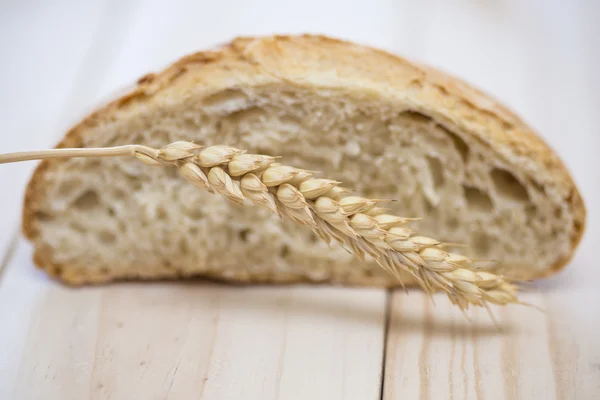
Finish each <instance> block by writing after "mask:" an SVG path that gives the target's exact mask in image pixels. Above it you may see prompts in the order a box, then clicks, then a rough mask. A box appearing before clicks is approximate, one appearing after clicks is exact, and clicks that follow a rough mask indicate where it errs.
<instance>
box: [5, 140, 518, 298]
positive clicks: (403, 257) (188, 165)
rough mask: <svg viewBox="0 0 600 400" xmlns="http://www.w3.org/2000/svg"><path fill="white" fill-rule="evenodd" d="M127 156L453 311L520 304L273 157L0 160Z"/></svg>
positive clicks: (146, 154)
mask: <svg viewBox="0 0 600 400" xmlns="http://www.w3.org/2000/svg"><path fill="white" fill-rule="evenodd" d="M127 155H129V156H134V157H136V158H137V159H138V160H139V161H141V162H143V163H145V164H148V165H153V166H165V165H172V166H175V167H177V168H178V169H179V172H180V174H181V175H182V176H183V177H184V178H185V179H186V180H187V181H189V182H191V183H192V184H194V185H195V186H197V187H200V188H202V189H205V190H208V191H210V192H213V193H214V192H217V193H219V194H221V195H223V196H225V197H226V198H228V199H229V200H231V201H233V202H234V203H237V204H243V202H244V200H249V201H251V202H252V203H254V204H255V205H257V206H260V207H263V208H266V209H268V210H269V211H271V212H274V213H276V214H278V215H281V216H285V217H288V218H290V219H291V220H292V221H294V222H295V223H297V224H301V225H307V226H309V227H310V228H311V229H313V231H315V233H317V234H318V236H319V237H321V238H322V239H323V240H324V241H325V242H327V243H331V242H332V241H337V242H339V243H341V244H342V245H343V247H344V248H345V249H346V250H347V251H349V252H350V253H351V254H353V255H354V256H356V257H358V258H360V259H363V260H364V259H365V257H366V256H367V255H368V256H371V257H373V258H374V259H375V260H376V261H377V263H378V264H379V265H380V266H381V267H382V268H383V269H385V270H387V271H388V272H390V273H391V274H393V275H394V276H396V277H398V279H400V274H399V273H400V271H405V272H408V273H409V274H410V275H411V276H412V277H413V278H414V279H415V280H416V282H418V283H419V284H420V285H421V286H422V287H423V289H425V291H426V292H427V293H428V294H430V295H431V294H432V293H433V292H434V291H440V290H441V291H443V292H445V293H446V294H447V296H448V298H449V299H450V301H452V303H453V304H456V305H458V306H459V307H460V308H461V309H463V310H465V309H467V308H468V307H469V305H475V306H483V307H487V306H488V304H489V303H492V304H498V305H505V304H509V303H519V301H518V299H517V296H516V292H517V287H516V286H515V285H514V284H511V283H509V282H507V281H506V280H505V279H504V278H503V277H501V276H499V275H495V274H493V273H490V272H486V271H482V270H480V268H481V264H482V263H481V262H478V261H474V260H471V259H469V258H468V257H465V256H463V255H460V254H455V253H450V252H447V251H445V250H444V248H445V247H447V246H448V245H449V244H448V243H443V242H440V241H438V240H436V239H433V238H429V237H425V236H420V235H416V234H415V232H414V231H413V230H411V229H409V228H407V227H406V226H404V225H405V224H406V223H408V222H409V221H413V220H416V219H418V218H403V217H399V216H395V215H390V214H388V213H387V210H386V209H385V208H382V207H379V206H378V204H379V203H381V202H383V200H378V199H367V198H364V197H360V196H354V195H349V190H348V189H346V188H342V187H340V186H339V185H340V182H337V181H334V180H330V179H320V178H313V173H312V172H311V171H306V170H302V169H298V168H293V167H290V166H286V165H281V164H279V163H275V162H274V161H275V159H276V158H275V157H272V156H266V155H257V154H247V153H246V152H244V151H243V150H240V149H236V148H234V147H229V146H210V147H205V148H202V146H199V145H196V144H194V143H191V142H185V141H178V142H174V143H171V144H169V145H167V146H165V147H163V148H162V149H153V148H150V147H147V146H140V145H127V146H120V147H115V148H103V149H59V150H48V151H43V152H26V153H18V154H9V155H3V156H0V163H3V162H15V161H23V160H32V159H41V158H52V157H79V156H82V157H106V156H127Z"/></svg>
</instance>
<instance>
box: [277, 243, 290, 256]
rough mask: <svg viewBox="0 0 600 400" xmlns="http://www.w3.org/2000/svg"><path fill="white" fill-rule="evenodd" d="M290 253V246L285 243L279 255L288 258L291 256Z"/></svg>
mask: <svg viewBox="0 0 600 400" xmlns="http://www.w3.org/2000/svg"><path fill="white" fill-rule="evenodd" d="M289 254H290V248H289V247H288V246H287V245H283V247H282V248H281V250H280V251H279V255H280V256H281V258H287V256H289Z"/></svg>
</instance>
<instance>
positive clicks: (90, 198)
mask: <svg viewBox="0 0 600 400" xmlns="http://www.w3.org/2000/svg"><path fill="white" fill-rule="evenodd" d="M99 203H100V200H99V199H98V193H96V192H95V191H93V190H86V191H85V192H83V193H82V194H81V195H80V196H79V197H78V198H77V199H76V200H75V201H74V202H73V207H74V208H76V209H78V210H91V209H92V208H95V207H97V206H98V204H99Z"/></svg>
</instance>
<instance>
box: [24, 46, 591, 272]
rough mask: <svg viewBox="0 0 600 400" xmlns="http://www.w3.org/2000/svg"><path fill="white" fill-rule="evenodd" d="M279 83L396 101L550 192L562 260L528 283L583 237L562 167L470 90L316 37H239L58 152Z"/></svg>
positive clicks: (38, 176)
mask: <svg viewBox="0 0 600 400" xmlns="http://www.w3.org/2000/svg"><path fill="white" fill-rule="evenodd" d="M281 81H285V82H286V83H289V84H292V85H297V86H304V87H313V88H317V87H318V88H342V89H343V88H346V87H359V88H360V90H361V91H363V92H364V93H365V95H369V94H370V93H372V94H374V95H378V96H382V97H387V98H390V99H394V98H397V99H402V100H403V101H405V102H407V103H409V104H411V106H412V107H414V108H415V110H418V111H422V112H424V113H426V114H428V115H430V116H432V117H433V118H436V119H439V120H440V121H449V122H451V123H453V124H455V125H456V126H458V127H459V128H460V129H461V130H462V131H463V132H465V134H467V135H470V136H472V137H473V139H475V140H479V141H482V142H484V143H486V144H487V145H489V146H490V147H491V148H492V149H493V150H494V151H496V152H497V153H498V154H500V155H502V156H503V157H504V158H506V159H507V160H508V161H509V162H510V163H511V164H513V165H519V167H520V168H522V169H523V170H525V171H526V173H527V175H528V176H529V177H530V179H532V180H535V181H536V182H537V183H538V184H539V185H541V186H543V187H549V188H552V189H553V190H554V191H556V193H558V194H559V195H560V196H561V198H563V199H564V201H565V202H567V203H568V204H569V206H570V208H571V210H572V212H573V215H574V221H575V223H574V230H573V234H572V237H571V252H570V254H569V255H567V256H565V257H563V258H561V259H559V260H557V261H556V263H555V264H554V265H553V266H551V267H549V268H547V269H545V270H542V271H536V275H533V276H531V277H529V278H530V279H535V278H541V277H545V276H548V275H551V274H554V273H555V272H557V271H559V270H560V269H562V268H563V267H564V266H565V265H566V264H567V263H568V262H569V260H570V259H571V258H572V257H573V254H574V252H575V249H576V247H577V245H578V243H579V242H580V240H581V238H582V235H583V232H584V230H585V219H586V209H585V205H584V201H583V199H582V197H581V194H580V192H579V190H578V189H577V187H576V185H575V183H574V181H573V179H572V177H571V175H570V173H569V171H568V170H567V168H566V167H565V165H564V164H563V162H562V161H561V160H560V159H559V157H558V156H557V155H556V153H555V152H554V151H553V150H552V149H551V148H550V147H549V146H548V145H547V144H546V143H545V142H544V141H543V140H542V139H541V138H540V137H539V136H538V135H537V134H536V132H535V131H534V130H533V129H532V128H530V127H529V126H527V124H526V123H525V122H524V121H523V120H522V119H521V118H519V117H518V116H517V115H515V114H514V113H513V112H511V111H510V110H508V109H507V108H506V107H504V106H502V105H501V104H499V103H498V102H497V101H496V100H494V99H492V98H491V97H489V96H488V95H486V94H484V93H482V92H481V91H479V90H477V89H475V88H474V87H472V86H470V85H469V84H467V83H465V82H463V81H462V80H460V79H457V78H455V77H452V76H450V75H447V74H445V73H442V72H440V71H438V70H436V69H434V68H431V67H427V66H423V65H418V64H415V63H412V62H410V61H407V60H405V59H403V58H401V57H398V56H396V55H393V54H389V53H387V52H384V51H381V50H376V49H372V48H367V47H363V46H360V45H357V44H353V43H349V42H345V41H341V40H337V39H332V38H328V37H324V36H313V35H301V36H272V37H258V38H250V37H240V38H236V39H234V40H233V41H232V42H230V43H228V44H226V45H223V46H221V47H220V48H218V49H215V50H211V51H203V52H198V53H194V54H190V55H188V56H185V57H183V58H181V59H180V60H178V61H177V62H175V63H174V64H172V65H171V66H169V67H167V68H166V69H165V70H163V71H162V72H159V73H150V74H147V75H145V76H144V77H142V78H140V79H139V80H138V82H137V86H136V87H135V88H134V89H133V90H132V91H131V92H129V93H128V94H126V95H124V96H122V97H120V98H118V99H116V100H114V101H112V102H111V103H109V104H107V105H106V106H104V107H102V108H100V109H98V110H97V111H95V112H93V113H92V114H90V115H89V116H87V117H86V118H84V119H83V120H82V121H81V122H80V123H78V124H77V125H75V126H74V127H73V128H71V129H70V130H69V131H68V132H67V134H66V135H65V137H64V138H63V139H62V140H61V141H60V143H59V144H58V145H57V147H58V148H61V147H81V146H82V143H83V140H82V138H84V137H85V135H86V132H87V131H89V129H90V128H93V127H94V126H96V125H98V124H99V123H101V122H102V121H106V120H111V119H114V118H118V114H119V113H120V112H122V111H123V110H127V109H128V108H129V107H132V106H133V105H134V104H137V103H145V102H151V101H152V100H153V99H154V98H156V97H157V96H159V95H160V94H161V93H162V92H164V91H166V90H169V91H175V92H177V91H181V92H183V91H184V90H185V88H186V87H189V86H190V85H197V84H202V85H204V86H206V87H207V88H208V89H207V90H214V91H215V92H217V91H218V90H223V89H225V88H227V87H234V86H235V85H242V84H251V85H252V84H254V85H257V84H261V83H268V82H281ZM521 160H527V163H523V162H521ZM60 162H62V161H60V160H44V161H42V162H41V163H40V164H39V165H38V167H37V168H36V170H35V172H34V174H33V176H32V178H31V180H30V182H29V185H28V186H27V189H26V193H25V198H24V206H23V219H22V230H23V232H24V234H25V236H26V237H27V238H28V239H30V240H31V241H33V242H35V241H36V238H37V236H38V234H39V233H38V229H37V226H36V221H37V220H38V218H39V217H40V216H39V215H38V210H39V209H40V207H39V205H40V202H41V201H42V199H43V198H44V196H45V187H44V180H45V178H44V177H45V174H46V171H48V170H49V169H51V168H53V166H54V165H55V163H60ZM50 254H51V249H40V248H36V254H35V256H34V260H35V262H36V264H37V265H38V266H39V267H41V268H43V269H45V270H46V271H47V272H48V273H49V274H50V275H54V276H60V277H61V279H63V280H64V281H66V282H68V283H72V284H77V283H79V279H77V278H76V277H71V276H70V274H69V273H68V271H63V270H62V269H61V268H60V267H59V266H57V265H54V264H53V263H52V261H51V260H52V258H51V256H50ZM532 270H533V269H532ZM350 284H352V283H350ZM366 284H368V283H366Z"/></svg>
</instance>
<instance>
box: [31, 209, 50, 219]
mask: <svg viewBox="0 0 600 400" xmlns="http://www.w3.org/2000/svg"><path fill="white" fill-rule="evenodd" d="M35 219H37V220H39V221H50V220H52V216H51V215H50V214H47V213H45V212H42V211H38V212H36V213H35Z"/></svg>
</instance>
